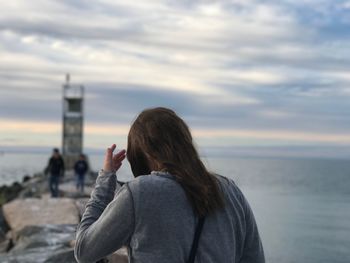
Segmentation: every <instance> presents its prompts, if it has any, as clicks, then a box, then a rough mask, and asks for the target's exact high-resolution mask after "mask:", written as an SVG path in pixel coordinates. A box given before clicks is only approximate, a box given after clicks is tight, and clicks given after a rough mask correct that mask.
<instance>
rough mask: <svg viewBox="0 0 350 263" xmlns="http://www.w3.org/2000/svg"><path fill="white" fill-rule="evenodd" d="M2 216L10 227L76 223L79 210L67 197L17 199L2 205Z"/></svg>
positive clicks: (17, 228) (13, 228)
mask: <svg viewBox="0 0 350 263" xmlns="http://www.w3.org/2000/svg"><path fill="white" fill-rule="evenodd" d="M3 211H4V217H5V219H6V221H7V222H8V224H9V226H10V227H11V229H12V230H13V231H15V232H18V231H20V230H21V229H22V228H23V227H25V226H33V225H45V224H57V225H60V224H78V223H79V212H78V209H77V207H76V205H75V202H74V200H72V199H68V198H48V199H35V198H28V199H18V200H14V201H12V202H10V203H7V204H5V205H4V206H3Z"/></svg>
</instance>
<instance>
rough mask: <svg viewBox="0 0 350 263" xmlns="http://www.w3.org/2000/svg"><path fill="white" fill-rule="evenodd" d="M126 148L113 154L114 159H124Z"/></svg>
mask: <svg viewBox="0 0 350 263" xmlns="http://www.w3.org/2000/svg"><path fill="white" fill-rule="evenodd" d="M125 153H126V151H125V150H121V151H120V152H118V153H117V154H115V155H114V156H113V161H118V160H123V159H124V158H125Z"/></svg>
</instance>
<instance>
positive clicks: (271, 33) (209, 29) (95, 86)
mask: <svg viewBox="0 0 350 263" xmlns="http://www.w3.org/2000/svg"><path fill="white" fill-rule="evenodd" d="M349 69H350V1H335V0H317V1H316V0H278V1H277V0H276V1H274V0H271V1H255V0H232V1H224V0H223V1H218V2H215V1H181V0H176V1H170V0H168V1H160V0H155V1H116V0H99V1H83V0H76V1H70V0H51V1H50V0H36V1H26V0H22V1H19V0H11V1H5V0H1V9H0V146H1V147H12V146H16V147H48V146H49V147H51V146H60V144H61V129H62V128H61V118H62V107H61V106H62V102H61V96H62V83H63V82H64V75H65V73H66V72H70V74H71V81H72V82H73V83H77V84H84V86H85V89H86V97H85V142H84V145H85V146H86V147H87V148H96V149H103V148H104V147H105V146H106V145H109V144H110V143H111V142H116V143H117V144H119V145H120V146H124V145H125V144H126V134H127V132H128V127H129V125H130V123H131V122H132V120H133V119H134V117H135V116H136V114H137V113H138V112H140V111H141V110H142V109H144V108H147V107H153V106H166V107H170V108H172V109H174V110H175V111H177V112H178V114H179V115H180V116H181V117H183V118H184V119H185V120H186V121H187V122H188V124H189V125H190V126H191V128H192V131H193V133H194V137H195V139H196V141H197V144H198V145H199V147H202V148H215V149H219V148H220V147H224V148H226V149H230V148H235V147H236V148H237V147H241V148H242V147H243V148H244V147H275V146H280V147H296V146H298V147H314V146H315V147H316V146H317V147H323V148H324V147H345V146H350V132H349V128H350V114H349V110H350V100H349V99H350V85H349V84H350V74H349Z"/></svg>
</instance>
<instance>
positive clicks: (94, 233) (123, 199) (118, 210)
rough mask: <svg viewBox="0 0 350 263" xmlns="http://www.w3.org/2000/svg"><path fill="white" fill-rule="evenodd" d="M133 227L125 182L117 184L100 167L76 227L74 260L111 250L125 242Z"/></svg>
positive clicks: (83, 261)
mask: <svg viewBox="0 0 350 263" xmlns="http://www.w3.org/2000/svg"><path fill="white" fill-rule="evenodd" d="M116 188H117V189H116ZM115 192H116V193H115ZM133 231H134V205H133V199H132V194H131V192H130V189H129V187H128V185H127V184H125V185H124V186H123V187H121V186H120V185H119V184H117V181H116V176H115V174H113V173H105V172H103V171H101V172H100V173H99V176H98V177H97V180H96V185H95V189H94V190H93V192H92V194H91V198H90V200H89V201H88V203H87V205H86V209H85V212H84V214H83V216H82V219H81V222H80V224H79V225H78V228H77V235H76V244H75V248H74V254H75V257H76V259H77V261H78V262H79V263H87V262H96V261H98V260H99V259H101V258H103V257H105V256H107V255H109V254H112V253H113V252H114V251H116V250H118V249H119V248H120V247H122V246H123V245H126V244H128V242H129V241H130V239H131V236H132V233H133Z"/></svg>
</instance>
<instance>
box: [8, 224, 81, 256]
mask: <svg viewBox="0 0 350 263" xmlns="http://www.w3.org/2000/svg"><path fill="white" fill-rule="evenodd" d="M75 230H76V225H51V224H49V225H41V226H26V227H24V228H23V229H22V230H20V231H18V232H17V233H16V238H15V239H14V240H15V241H14V243H15V247H14V248H13V249H12V250H11V252H14V251H20V250H24V249H31V248H37V247H44V246H57V245H61V246H64V247H71V245H70V244H71V242H72V240H74V239H75Z"/></svg>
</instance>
